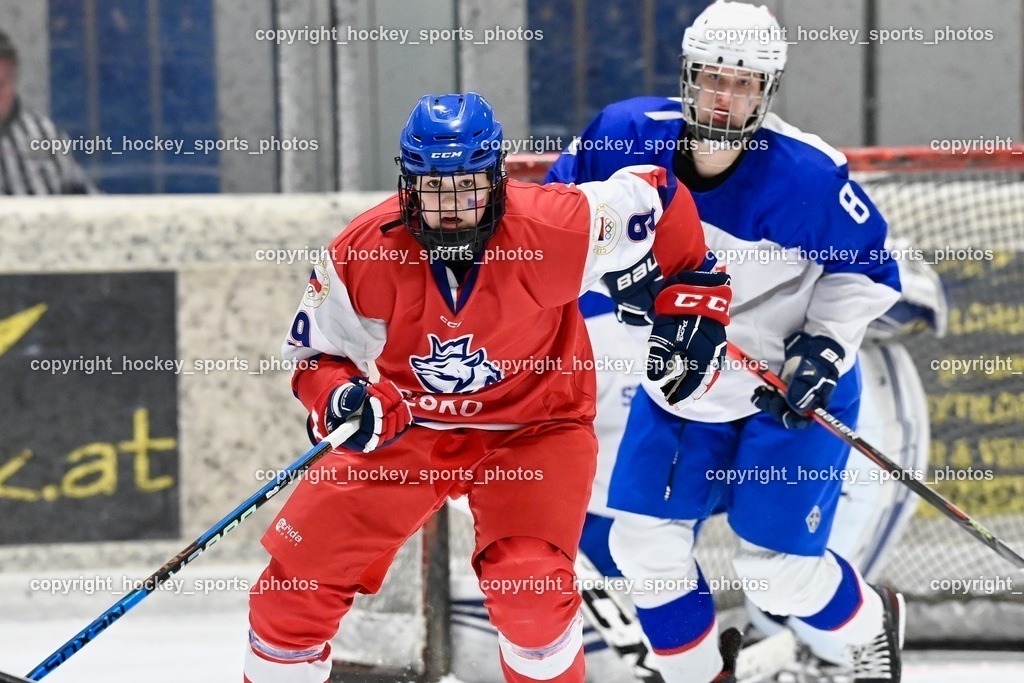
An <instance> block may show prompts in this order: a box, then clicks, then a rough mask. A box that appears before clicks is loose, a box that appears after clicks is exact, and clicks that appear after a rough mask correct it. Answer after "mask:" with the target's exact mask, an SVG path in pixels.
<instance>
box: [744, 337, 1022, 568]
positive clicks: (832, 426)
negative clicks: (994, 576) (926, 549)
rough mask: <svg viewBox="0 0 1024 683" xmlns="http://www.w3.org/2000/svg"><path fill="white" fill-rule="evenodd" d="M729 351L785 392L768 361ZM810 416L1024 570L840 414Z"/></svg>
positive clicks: (1017, 560) (985, 532)
mask: <svg viewBox="0 0 1024 683" xmlns="http://www.w3.org/2000/svg"><path fill="white" fill-rule="evenodd" d="M729 355H731V356H732V357H733V358H736V359H737V360H740V361H742V362H743V365H744V367H746V368H747V369H748V370H750V371H751V372H752V373H754V374H755V375H757V376H758V377H760V378H761V380H762V381H764V382H765V383H766V384H768V385H770V386H772V387H774V388H775V389H777V390H779V391H781V392H783V393H785V391H786V383H785V382H783V381H782V379H781V378H780V377H779V376H778V375H776V374H775V373H774V372H772V371H771V370H768V369H767V368H766V367H765V366H764V363H763V362H761V361H758V360H756V359H755V358H753V357H752V356H750V355H748V354H747V353H746V352H745V351H743V349H741V348H739V347H738V346H736V345H735V344H733V343H732V342H729ZM809 416H810V417H811V418H813V419H814V421H815V422H817V423H818V424H820V425H821V426H822V427H824V428H825V429H827V430H828V431H830V432H831V433H832V434H834V435H836V436H837V437H839V438H840V439H842V440H843V441H845V442H846V443H847V444H849V445H850V446H851V447H852V448H855V449H857V450H858V451H860V452H861V453H863V454H864V455H866V456H867V457H868V458H869V459H870V460H871V461H872V462H874V463H875V464H876V465H878V466H879V467H881V468H882V469H883V470H885V471H887V472H889V473H891V474H894V475H896V476H895V477H894V478H895V479H896V480H897V481H898V482H900V483H901V484H903V485H904V486H906V487H907V488H909V489H910V490H911V491H913V492H914V493H916V494H917V495H918V496H920V497H921V498H922V499H923V500H924V501H925V502H926V503H928V504H929V505H931V506H933V507H935V508H937V509H938V510H939V512H941V513H942V514H944V515H946V516H947V517H949V518H950V519H952V520H953V521H954V522H956V523H957V524H959V525H960V527H961V528H963V529H964V530H965V531H967V533H969V534H971V535H972V536H974V537H975V538H977V539H978V540H979V541H981V542H982V543H984V544H985V545H987V546H988V547H989V548H991V549H992V550H994V551H995V552H996V553H997V554H998V555H999V556H1000V557H1002V558H1003V559H1005V560H1007V561H1009V562H1011V563H1012V564H1013V565H1014V566H1015V567H1017V569H1022V570H1024V557H1021V556H1020V555H1018V554H1017V553H1016V552H1014V551H1013V549H1011V548H1010V547H1009V546H1008V545H1006V544H1005V543H1003V542H1002V541H1001V540H999V539H998V538H997V537H996V536H995V535H994V534H993V533H992V532H991V531H989V530H988V529H986V528H985V527H983V526H982V525H981V524H979V523H978V521H977V520H976V519H974V518H973V517H971V516H970V515H968V514H967V513H966V512H964V511H963V510H961V509H960V508H958V507H957V506H956V505H954V504H953V503H951V502H950V501H949V500H947V499H946V498H945V497H944V496H943V495H942V494H940V493H939V492H937V491H935V490H934V489H932V488H930V487H929V486H928V485H927V484H925V483H923V482H921V481H920V480H919V479H918V478H917V477H915V476H914V473H913V472H911V471H910V470H905V469H903V468H902V467H900V466H899V465H897V464H896V463H894V462H893V461H892V460H890V459H889V458H887V457H886V456H885V455H884V454H882V452H881V451H879V450H878V449H877V448H875V447H874V446H872V445H871V444H869V443H868V442H866V441H865V440H864V439H862V438H860V436H859V435H858V434H857V432H855V431H853V430H852V429H850V428H849V427H847V426H846V425H845V424H843V423H842V422H841V421H840V420H839V419H838V418H836V417H835V416H834V415H832V414H830V413H829V412H828V411H826V410H825V409H824V408H815V409H814V412H812V413H809Z"/></svg>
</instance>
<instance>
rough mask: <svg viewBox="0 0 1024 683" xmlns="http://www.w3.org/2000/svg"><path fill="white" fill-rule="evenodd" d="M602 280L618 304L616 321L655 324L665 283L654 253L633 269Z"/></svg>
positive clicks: (617, 272)
mask: <svg viewBox="0 0 1024 683" xmlns="http://www.w3.org/2000/svg"><path fill="white" fill-rule="evenodd" d="M601 280H602V281H603V282H604V284H605V285H606V286H607V287H608V293H609V294H610V295H611V297H612V301H614V302H615V317H616V318H617V319H618V321H619V322H620V323H624V324H626V325H633V326H636V327H645V326H647V325H650V324H651V323H652V322H653V320H652V314H651V311H652V309H653V308H654V297H655V296H657V295H658V292H659V291H660V290H661V286H662V283H663V281H664V280H663V278H662V276H661V268H660V267H659V266H658V262H657V261H655V260H654V253H653V252H648V254H647V256H646V257H645V258H644V260H642V261H640V262H639V263H637V264H636V265H635V266H633V267H632V268H629V269H627V270H620V271H616V272H614V273H608V274H606V275H604V276H603V277H602V278H601Z"/></svg>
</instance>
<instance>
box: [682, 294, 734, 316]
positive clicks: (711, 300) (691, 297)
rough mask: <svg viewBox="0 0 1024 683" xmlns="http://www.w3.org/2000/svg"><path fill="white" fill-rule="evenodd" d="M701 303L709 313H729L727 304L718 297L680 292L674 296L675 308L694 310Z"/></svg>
mask: <svg viewBox="0 0 1024 683" xmlns="http://www.w3.org/2000/svg"><path fill="white" fill-rule="evenodd" d="M702 303H703V304H705V306H706V307H707V309H708V310H710V311H719V312H721V313H728V312H729V302H728V301H726V300H725V299H723V298H722V297H720V296H705V295H703V294H694V293H693V292H680V293H679V294H676V300H675V307H676V308H696V307H697V306H699V305H701V304H702Z"/></svg>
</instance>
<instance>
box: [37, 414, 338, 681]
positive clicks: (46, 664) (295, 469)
mask: <svg viewBox="0 0 1024 683" xmlns="http://www.w3.org/2000/svg"><path fill="white" fill-rule="evenodd" d="M355 430H356V426H355V425H352V424H349V425H343V426H342V427H340V428H338V429H337V430H335V432H332V434H331V437H332V438H331V440H330V441H327V440H324V441H321V442H320V443H319V444H317V445H316V446H313V447H312V448H311V449H309V450H308V451H306V453H305V454H304V455H303V456H302V457H301V458H299V459H298V460H296V461H295V462H294V463H292V465H291V466H290V467H289V468H288V469H286V470H284V471H282V472H280V473H278V475H277V478H275V479H274V480H273V481H270V482H267V485H266V486H264V487H263V488H261V489H260V490H259V491H257V492H256V493H254V494H253V495H252V496H250V497H249V498H248V500H246V501H245V502H244V503H242V504H241V505H239V506H238V507H236V508H235V509H234V510H232V511H231V512H229V513H228V514H227V515H226V516H225V517H224V519H222V520H220V521H219V522H217V523H216V524H215V525H214V526H213V527H211V528H210V529H209V530H208V531H207V532H206V533H204V534H203V535H202V536H200V537H199V538H197V539H196V540H194V541H192V543H191V544H189V545H188V547H186V548H185V549H184V550H182V551H181V552H180V553H178V554H177V555H175V556H174V557H173V558H171V559H170V560H169V561H168V562H167V563H166V564H164V566H162V567H160V569H158V570H156V571H155V572H153V573H152V574H150V575H149V577H148V578H147V579H146V580H145V581H143V582H142V585H141V586H139V587H138V588H136V589H134V590H133V591H131V592H130V593H128V594H127V595H125V596H124V597H123V598H121V599H120V600H118V601H117V602H116V603H114V604H113V606H111V607H110V609H108V610H107V611H106V612H104V613H103V614H101V615H100V616H98V617H96V619H94V620H93V622H92V623H91V624H89V625H88V626H86V627H85V628H83V629H82V630H81V631H79V632H78V634H77V635H75V637H74V638H72V639H71V640H69V641H68V642H66V643H64V644H63V645H62V646H61V647H59V648H58V649H57V650H55V651H54V652H53V654H51V655H50V656H49V657H47V658H46V659H45V660H43V662H42V663H40V664H39V665H38V666H37V667H36V668H34V669H32V671H31V672H29V674H28V678H29V680H33V681H38V680H41V679H42V678H43V676H45V675H46V674H48V673H50V672H51V671H53V670H54V669H56V668H57V667H58V666H60V665H61V664H63V663H64V662H66V661H67V660H68V659H70V658H71V656H72V655H74V654H75V653H76V652H78V651H79V650H81V649H82V648H83V647H85V646H86V645H87V644H88V643H89V642H91V641H92V640H93V638H95V637H96V636H98V635H99V634H100V633H102V632H103V631H105V630H106V628H107V627H108V626H110V625H111V624H113V623H114V622H115V621H117V620H118V619H120V618H121V617H122V616H124V614H125V613H126V612H127V611H128V610H130V609H131V608H132V607H134V606H135V605H137V604H138V603H140V602H142V600H143V598H145V597H146V596H147V595H149V594H150V593H152V592H153V591H155V590H156V589H157V588H158V587H159V586H160V585H161V584H162V583H164V582H165V581H167V579H169V578H171V577H172V576H174V575H175V574H177V573H178V572H179V571H181V569H182V568H183V567H184V566H185V565H187V564H188V563H189V562H191V561H192V560H194V559H196V558H197V557H199V556H200V555H202V554H203V552H204V551H205V550H206V549H207V548H209V547H210V546H212V545H213V544H214V543H216V542H217V541H219V540H220V539H221V538H222V537H223V536H224V534H226V533H228V532H229V531H231V530H232V529H234V528H235V527H236V526H238V525H239V524H240V523H241V522H243V521H244V520H245V519H246V518H247V517H248V516H249V515H251V514H252V513H254V512H255V511H256V510H258V509H259V508H260V506H262V505H263V504H264V503H266V502H267V501H268V500H270V499H271V498H272V497H273V496H275V495H276V494H277V493H278V492H279V491H281V490H282V489H284V488H285V487H287V486H288V485H289V484H290V483H291V482H292V480H293V479H295V478H296V477H297V476H298V475H300V474H301V473H303V472H305V471H306V470H307V469H309V468H310V467H311V466H312V465H313V464H314V463H316V462H317V461H318V460H319V459H320V458H322V457H323V456H324V454H326V453H327V452H328V451H330V450H331V448H332V447H333V446H332V442H334V443H340V442H341V441H343V440H344V439H345V438H347V436H345V433H348V435H349V436H350V435H351V434H352V433H354V432H355Z"/></svg>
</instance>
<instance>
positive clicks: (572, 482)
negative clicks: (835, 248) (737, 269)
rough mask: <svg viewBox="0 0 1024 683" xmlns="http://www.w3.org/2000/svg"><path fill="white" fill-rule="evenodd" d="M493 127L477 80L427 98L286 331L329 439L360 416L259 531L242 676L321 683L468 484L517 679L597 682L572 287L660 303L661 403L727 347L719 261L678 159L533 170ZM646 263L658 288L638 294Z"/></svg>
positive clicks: (307, 401) (584, 349)
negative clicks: (395, 165) (363, 611)
mask: <svg viewBox="0 0 1024 683" xmlns="http://www.w3.org/2000/svg"><path fill="white" fill-rule="evenodd" d="M502 142H503V139H502V132H501V125H500V124H499V123H498V122H497V121H495V120H494V114H493V112H492V110H491V107H490V105H488V103H487V102H486V100H484V99H483V98H482V97H481V96H479V95H477V94H476V93H468V94H466V95H444V96H429V95H428V96H426V97H424V98H423V99H421V100H420V102H419V103H418V104H417V105H416V108H415V109H414V110H413V112H412V115H411V116H410V118H409V122H408V123H407V125H406V127H405V129H404V130H403V131H402V135H401V143H400V146H401V157H399V159H398V162H399V165H400V167H401V179H400V181H399V191H398V194H397V195H395V196H393V197H391V198H390V199H388V200H386V201H385V202H384V203H382V204H380V205H379V206H377V207H375V208H373V209H370V210H369V211H367V212H366V213H364V214H362V215H361V216H359V217H358V218H356V219H355V220H354V221H352V223H351V224H350V225H349V226H348V227H347V228H346V229H345V230H344V231H343V232H342V233H341V235H339V236H338V238H337V239H335V240H334V242H333V243H332V244H331V245H330V247H329V249H328V250H327V252H326V253H327V258H325V259H324V261H323V262H321V263H318V264H317V265H316V266H315V267H314V268H313V273H312V275H311V276H310V281H309V285H308V287H307V289H306V294H305V296H304V297H303V299H302V303H301V305H300V307H299V311H298V313H297V315H296V317H295V320H294V322H293V324H292V328H291V332H290V334H289V337H288V339H287V342H286V344H285V355H286V357H287V358H289V359H292V360H295V361H300V360H302V361H306V364H305V365H304V367H303V368H302V369H299V370H297V371H296V372H295V374H294V376H293V380H292V386H293V389H294V391H295V394H296V396H297V397H298V398H299V400H300V401H301V402H302V403H303V405H304V406H305V407H306V408H307V409H308V410H309V413H310V418H309V423H308V424H309V429H310V433H311V436H312V437H313V438H314V440H319V439H320V438H322V437H323V436H324V435H326V434H327V433H329V432H330V431H332V430H334V429H336V428H337V427H338V426H340V425H341V424H343V423H344V422H346V421H348V420H358V424H359V431H357V432H356V433H355V434H354V435H353V436H352V437H350V438H349V439H348V440H347V441H345V442H344V444H343V446H342V448H339V449H337V450H336V451H334V452H333V453H331V454H329V455H328V456H326V457H325V458H324V459H323V460H321V461H320V462H319V463H318V465H317V466H316V467H317V468H318V469H319V471H318V472H317V473H316V474H317V476H315V477H313V476H311V477H309V478H307V479H305V480H304V481H302V482H300V483H299V485H298V487H297V489H296V491H295V492H294V494H293V495H292V497H291V499H290V500H289V501H288V502H287V504H286V505H285V506H284V508H283V509H282V511H281V513H280V515H279V516H278V518H277V519H276V520H275V522H274V523H273V524H272V525H271V527H270V528H269V529H268V531H267V532H266V534H265V535H264V537H263V545H264V546H265V547H266V548H267V550H268V551H269V552H270V554H271V556H272V559H271V561H270V563H269V565H268V567H267V568H266V570H264V572H263V574H262V576H261V578H260V581H259V582H258V584H257V585H256V586H255V587H254V589H253V591H252V592H251V595H250V614H249V621H250V626H251V628H250V633H249V643H250V649H249V652H248V654H247V657H246V662H245V679H246V680H247V681H250V682H251V683H271V682H273V683H285V682H292V681H294V682H296V683H298V682H300V681H301V682H303V683H306V682H308V683H322V682H323V681H326V680H327V678H328V676H329V673H330V646H329V645H328V641H330V639H331V638H332V637H333V635H334V634H335V632H336V631H337V629H338V625H339V621H340V620H341V618H342V617H343V616H344V615H345V613H346V612H347V611H348V609H349V607H350V606H351V604H352V600H353V597H354V596H355V594H356V593H373V592H375V591H376V590H377V589H378V588H379V587H380V585H381V582H382V581H383V579H384V575H385V573H386V571H387V569H388V567H389V565H390V564H391V562H392V560H393V558H394V556H395V553H396V552H397V551H398V549H399V548H400V547H401V545H402V544H403V543H404V542H405V541H406V539H408V538H409V537H410V536H411V535H412V534H413V533H414V532H415V531H416V530H417V529H419V528H420V526H422V525H423V524H424V522H426V521H427V519H428V518H429V517H430V516H431V515H432V514H433V513H434V512H436V511H437V510H438V509H440V508H441V506H443V505H444V503H445V500H446V499H447V498H448V497H458V496H461V495H466V496H468V501H469V505H470V507H471V508H472V509H473V512H474V515H475V519H476V529H475V531H476V539H475V540H476V547H475V552H474V555H473V567H474V569H475V570H476V573H477V575H478V577H479V579H480V584H481V588H483V590H484V593H485V594H486V596H487V599H486V606H487V609H488V612H489V615H490V618H491V622H492V623H493V624H494V626H495V627H496V628H497V630H498V631H499V633H500V638H499V643H500V655H501V662H502V669H503V671H504V674H505V678H506V680H507V681H515V682H517V683H518V682H524V683H525V682H527V681H533V680H550V681H559V682H566V683H569V682H573V683H582V681H583V680H584V672H583V668H584V659H583V652H582V622H581V618H580V616H579V613H578V606H579V602H580V598H579V595H578V593H577V592H576V589H575V585H574V581H575V574H574V571H573V561H574V559H575V555H576V548H577V544H578V542H579V539H580V532H581V529H582V525H583V519H584V514H585V512H586V507H587V501H588V499H589V496H590V484H591V480H592V478H593V476H594V468H595V455H596V452H597V442H596V440H595V437H594V432H593V427H592V421H593V419H594V395H595V375H594V370H593V368H594V358H593V354H592V351H591V348H590V342H589V340H588V338H587V335H586V328H585V327H584V324H583V320H582V317H581V315H580V312H579V308H578V305H577V298H578V297H579V295H580V293H581V292H582V291H586V290H589V289H591V288H593V287H594V286H600V285H601V282H602V278H603V279H604V281H606V282H609V283H614V287H612V289H614V290H615V291H616V292H617V293H618V295H619V296H620V298H623V305H625V306H629V305H631V304H632V305H636V302H638V301H644V302H645V303H643V304H640V306H641V307H642V308H644V311H646V306H647V305H649V304H651V303H653V304H654V310H655V311H656V313H657V315H656V317H655V319H654V334H653V335H652V336H651V342H650V346H651V354H650V357H651V359H653V360H654V361H656V362H653V363H651V362H650V361H649V367H648V374H649V376H651V377H652V378H655V379H659V380H661V382H662V384H663V388H664V392H665V394H666V396H667V397H668V398H669V400H671V401H682V400H693V399H695V398H696V397H699V395H700V394H702V393H703V392H704V391H705V390H706V389H707V387H708V386H709V385H710V383H711V382H713V381H714V378H715V376H716V375H717V372H718V366H719V363H720V362H721V359H722V358H723V356H724V351H725V332H724V327H725V325H726V324H727V322H728V302H729V299H730V290H729V284H728V276H726V275H724V274H721V273H711V272H704V271H705V270H710V268H709V265H710V262H709V261H706V258H708V257H707V256H706V255H707V247H706V246H705V244H704V235H703V231H702V228H701V224H700V221H699V220H698V218H697V213H696V210H695V208H694V204H693V201H692V199H691V198H690V196H689V194H688V193H687V191H686V190H685V189H684V188H682V187H679V188H675V189H674V191H673V188H669V187H668V186H667V185H666V180H665V172H664V170H663V169H661V168H659V167H655V166H638V167H631V168H627V169H623V170H622V171H620V172H619V173H617V174H615V176H613V177H612V178H610V179H609V180H607V181H604V182H598V183H584V184H581V185H569V186H566V185H549V186H540V185H529V184H524V183H518V182H514V181H509V180H507V177H506V175H505V172H504V154H503V153H502V151H501V150H502ZM655 236H657V237H655ZM652 259H653V261H656V263H657V266H655V265H654V262H653V261H652ZM652 267H660V269H661V271H662V273H663V274H664V279H663V281H662V283H659V285H661V284H664V288H663V289H661V292H660V294H657V298H656V299H655V298H654V296H655V294H656V292H635V291H632V290H631V288H630V287H629V281H630V280H631V278H630V273H631V271H632V270H633V269H635V268H641V269H644V272H645V273H646V272H647V270H646V269H649V268H652ZM636 279H637V280H641V279H642V278H639V277H638V278H636ZM643 281H645V282H646V281H647V280H646V279H643ZM641 317H642V316H641ZM373 364H375V366H376V368H377V369H378V370H379V373H380V376H381V377H382V378H383V379H381V380H379V381H376V382H371V381H370V380H368V379H366V378H367V377H368V376H370V374H371V365H373ZM314 482H315V483H314ZM510 586H516V587H517V588H516V589H508V587H510Z"/></svg>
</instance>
